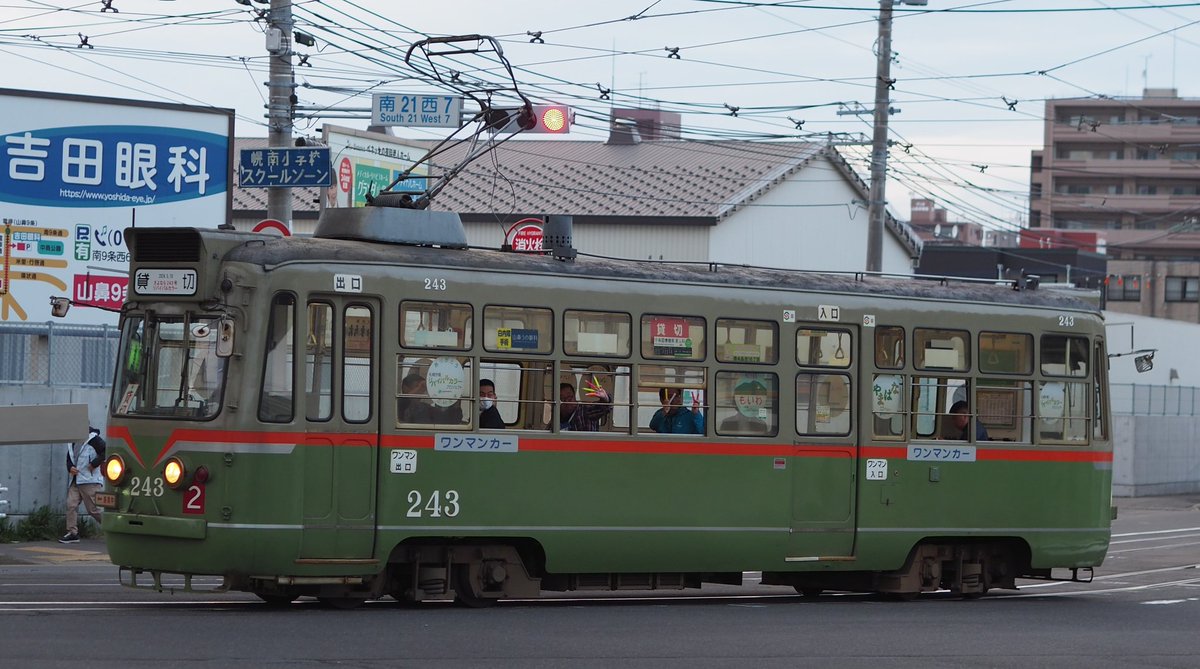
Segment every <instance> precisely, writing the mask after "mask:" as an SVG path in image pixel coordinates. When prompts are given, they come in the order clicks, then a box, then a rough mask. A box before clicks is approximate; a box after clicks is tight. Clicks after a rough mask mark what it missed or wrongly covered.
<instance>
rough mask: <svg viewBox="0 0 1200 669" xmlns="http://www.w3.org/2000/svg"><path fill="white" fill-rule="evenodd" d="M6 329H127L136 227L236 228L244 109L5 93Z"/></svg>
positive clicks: (1, 202) (2, 297)
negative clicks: (58, 316) (235, 160)
mask: <svg viewBox="0 0 1200 669" xmlns="http://www.w3.org/2000/svg"><path fill="white" fill-rule="evenodd" d="M0 109H2V110H3V113H0V138H3V139H2V141H0V243H2V244H3V249H2V252H0V323H20V322H26V321H28V322H36V323H44V322H46V321H47V320H50V298H51V297H69V298H70V299H71V300H72V301H73V302H74V303H75V307H74V308H72V309H71V311H70V312H69V313H68V314H67V317H66V318H65V319H63V320H65V321H66V322H68V323H74V324H88V325H101V324H109V325H112V324H116V322H117V314H116V313H113V312H111V311H105V310H104V309H99V308H87V306H86V305H94V306H97V307H107V308H111V309H119V308H120V307H121V304H122V303H123V302H124V301H125V297H126V295H127V294H128V290H129V248H128V247H127V246H126V244H125V229H126V228H128V227H130V225H131V224H133V222H134V220H135V219H136V222H137V225H138V226H147V227H149V226H179V227H212V228H215V227H217V226H218V225H221V224H223V223H226V222H229V220H230V212H231V202H232V200H231V198H232V192H231V191H230V188H229V175H230V164H231V163H230V160H231V158H232V143H231V141H230V137H231V135H232V133H233V111H232V110H228V109H215V108H206V107H191V106H185V105H174V104H162V103H155V102H130V101H125V100H115V99H109V98H96V97H84V96H75V95H60V94H56V93H42V92H35V91H17V90H9V89H0Z"/></svg>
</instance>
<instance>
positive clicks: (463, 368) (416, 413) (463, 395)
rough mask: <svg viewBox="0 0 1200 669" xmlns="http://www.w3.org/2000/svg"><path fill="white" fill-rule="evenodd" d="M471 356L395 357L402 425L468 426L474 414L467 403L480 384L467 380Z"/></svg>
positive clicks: (397, 414) (469, 376) (397, 404)
mask: <svg viewBox="0 0 1200 669" xmlns="http://www.w3.org/2000/svg"><path fill="white" fill-rule="evenodd" d="M470 378H471V359H470V358H467V357H462V356H452V355H443V356H437V357H418V356H411V355H410V356H403V355H401V356H397V357H396V388H397V393H396V423H397V424H398V425H400V426H402V427H409V428H421V427H429V426H431V425H432V426H436V427H438V428H450V429H465V428H466V427H468V426H469V424H470V421H471V416H470V414H469V413H467V412H465V411H464V405H467V407H468V408H470V407H471V406H473V404H472V402H471V398H472V397H475V396H476V393H477V392H478V388H474V389H472V388H470V387H469V386H468V384H467V381H468V379H470Z"/></svg>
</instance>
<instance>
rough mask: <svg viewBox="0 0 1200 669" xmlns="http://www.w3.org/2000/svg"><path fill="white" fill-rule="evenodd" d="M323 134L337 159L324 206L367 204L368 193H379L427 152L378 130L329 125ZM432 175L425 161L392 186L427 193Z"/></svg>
mask: <svg viewBox="0 0 1200 669" xmlns="http://www.w3.org/2000/svg"><path fill="white" fill-rule="evenodd" d="M322 137H323V139H324V140H325V143H326V144H327V145H328V146H329V155H330V160H331V161H332V162H333V185H332V186H330V187H329V188H328V190H326V192H325V197H323V198H321V209H324V208H325V207H364V206H366V204H367V194H368V193H370V194H371V195H377V194H378V193H379V192H380V191H382V190H383V189H384V188H387V186H388V184H390V183H392V181H393V180H394V179H395V178H396V177H398V176H399V175H400V173H401V172H403V171H404V170H407V169H409V168H412V166H413V163H414V162H415V161H416V160H418V159H420V158H421V156H423V155H425V150H424V149H422V148H419V147H416V146H409V145H408V144H406V143H405V140H401V139H397V138H395V137H392V136H390V135H384V134H380V133H377V132H364V131H362V130H354V129H351V128H340V127H338V126H332V125H326V126H324V127H323V129H322ZM428 175H429V168H428V166H426V165H421V166H419V167H417V168H416V169H414V170H413V173H412V175H411V176H409V177H408V178H407V179H404V180H403V181H401V182H400V183H398V184H396V186H395V187H393V188H392V190H394V191H396V192H400V193H424V192H425V187H426V180H427V177H428Z"/></svg>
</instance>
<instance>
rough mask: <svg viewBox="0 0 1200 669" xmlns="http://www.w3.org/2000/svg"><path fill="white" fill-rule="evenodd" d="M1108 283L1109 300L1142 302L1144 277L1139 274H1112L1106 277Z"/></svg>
mask: <svg viewBox="0 0 1200 669" xmlns="http://www.w3.org/2000/svg"><path fill="white" fill-rule="evenodd" d="M1104 281H1105V283H1107V284H1108V291H1107V292H1108V301H1109V302H1141V301H1142V277H1141V276H1139V275H1137V274H1126V275H1124V276H1110V277H1106V278H1105V279H1104Z"/></svg>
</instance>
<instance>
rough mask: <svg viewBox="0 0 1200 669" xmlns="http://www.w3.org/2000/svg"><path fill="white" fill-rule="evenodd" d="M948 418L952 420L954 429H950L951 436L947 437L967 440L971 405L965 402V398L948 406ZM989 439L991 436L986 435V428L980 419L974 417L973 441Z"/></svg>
mask: <svg viewBox="0 0 1200 669" xmlns="http://www.w3.org/2000/svg"><path fill="white" fill-rule="evenodd" d="M950 420H951V421H953V425H954V429H953V430H952V432H953V436H951V437H949V438H951V439H961V440H963V441H967V440H968V439H969V438H970V434H971V432H970V425H971V407H970V406H969V405H968V404H967V402H966V400H959V401H957V402H955V403H954V404H953V405H952V406H951V407H950ZM990 440H991V437H990V436H988V431H987V428H986V427H984V426H983V423H982V422H981V421H980V420H978V419H976V420H975V441H990Z"/></svg>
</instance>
